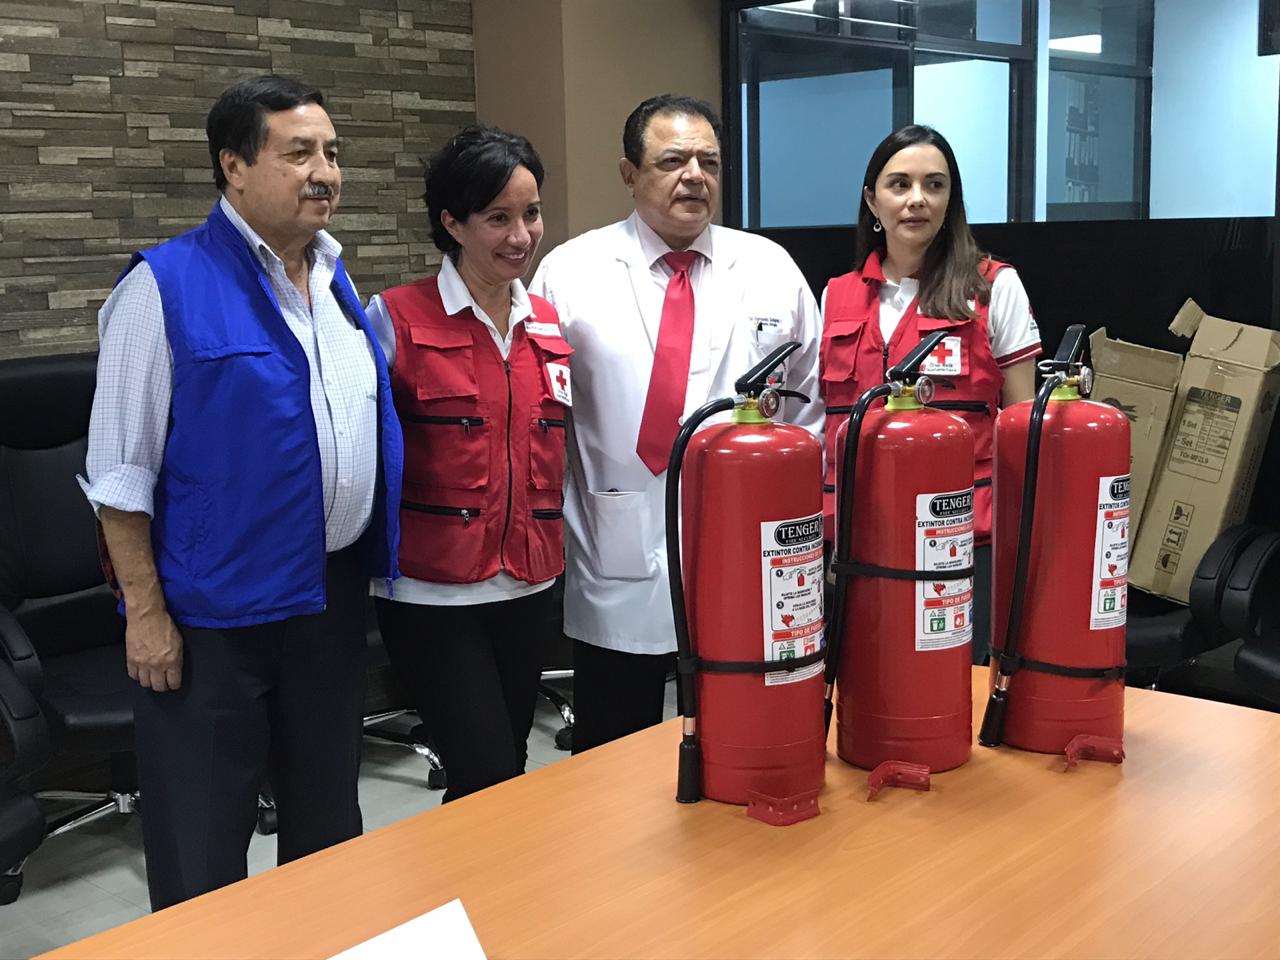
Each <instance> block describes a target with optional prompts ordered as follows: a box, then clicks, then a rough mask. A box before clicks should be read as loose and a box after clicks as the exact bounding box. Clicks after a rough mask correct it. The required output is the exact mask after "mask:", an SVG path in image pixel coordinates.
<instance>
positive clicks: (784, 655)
mask: <svg viewBox="0 0 1280 960" xmlns="http://www.w3.org/2000/svg"><path fill="white" fill-rule="evenodd" d="M760 576H761V586H762V587H763V598H764V659H765V660H796V659H799V658H800V657H806V656H808V655H809V654H811V653H817V652H818V650H819V649H821V647H822V514H820V513H817V514H814V515H813V516H811V517H797V518H796V519H795V520H777V521H768V522H766V523H762V524H760ZM821 672H822V662H821V661H819V662H817V663H811V664H809V666H807V667H801V668H800V669H799V670H790V671H788V670H777V671H774V672H773V673H766V674H765V675H764V682H765V686H768V687H773V686H777V685H779V684H783V683H798V682H799V681H801V680H807V679H809V678H810V677H813V676H817V675H818V674H820V673H821Z"/></svg>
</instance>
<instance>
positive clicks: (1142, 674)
mask: <svg viewBox="0 0 1280 960" xmlns="http://www.w3.org/2000/svg"><path fill="white" fill-rule="evenodd" d="M1278 564H1280V536H1278V535H1276V534H1274V533H1271V532H1269V531H1267V530H1265V529H1264V528H1262V527H1259V526H1256V525H1248V524H1246V525H1241V526H1238V527H1231V528H1229V529H1227V530H1225V531H1223V532H1222V533H1221V534H1220V535H1219V536H1218V537H1217V538H1216V539H1215V540H1214V542H1213V543H1212V544H1211V545H1210V547H1209V549H1208V550H1207V551H1205V554H1204V556H1203V557H1202V558H1201V560H1200V562H1199V564H1198V565H1197V567H1196V571H1195V574H1194V576H1193V578H1192V583H1191V590H1190V604H1189V606H1187V607H1178V606H1175V605H1174V604H1172V603H1171V602H1168V601H1162V600H1160V598H1156V597H1151V596H1149V595H1147V594H1142V593H1137V592H1131V594H1130V597H1131V600H1132V605H1131V606H1130V610H1129V624H1128V630H1127V634H1126V657H1127V660H1128V664H1129V667H1128V671H1127V672H1128V680H1129V682H1130V683H1131V684H1134V685H1141V686H1149V687H1151V688H1152V689H1156V690H1162V691H1165V692H1166V693H1177V694H1182V695H1184V696H1192V697H1198V698H1200V699H1204V700H1217V701H1219V702H1222V703H1234V704H1238V705H1240V706H1246V707H1254V708H1258V709H1265V710H1276V709H1280V698H1278V697H1272V696H1270V689H1271V688H1270V687H1269V684H1270V670H1271V669H1272V668H1271V667H1270V666H1269V664H1271V663H1272V662H1273V661H1272V657H1273V653H1272V647H1273V646H1274V647H1277V648H1280V642H1277V643H1275V644H1269V643H1268V642H1267V638H1268V637H1271V636H1276V635H1280V622H1278V621H1280V593H1277V591H1275V590H1274V587H1273V586H1271V585H1272V584H1274V583H1275V582H1277V578H1278V577H1280V569H1278V567H1277V565H1278ZM1144 608H1145V609H1144ZM1144 614H1145V615H1144ZM1278 654H1280V651H1278ZM1276 662H1277V663H1280V659H1278V660H1277V661H1276ZM1275 692H1277V693H1280V687H1278V688H1277V689H1276V691H1275Z"/></svg>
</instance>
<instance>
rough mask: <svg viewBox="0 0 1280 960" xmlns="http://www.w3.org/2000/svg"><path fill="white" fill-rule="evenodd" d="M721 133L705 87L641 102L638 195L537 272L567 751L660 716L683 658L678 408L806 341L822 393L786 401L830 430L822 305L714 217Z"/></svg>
mask: <svg viewBox="0 0 1280 960" xmlns="http://www.w3.org/2000/svg"><path fill="white" fill-rule="evenodd" d="M720 133H721V128H720V121H719V118H718V117H717V116H716V114H715V111H714V110H713V109H712V108H711V107H710V106H709V105H708V104H706V103H704V102H702V101H700V100H696V99H693V98H691V97H678V96H672V95H664V96H660V97H654V98H651V99H649V100H646V101H645V102H644V103H642V104H640V106H638V107H637V108H636V109H635V110H634V111H633V112H632V113H631V116H630V117H628V118H627V122H626V126H625V128H624V132H623V150H624V153H625V156H624V157H623V159H622V160H621V161H620V169H621V173H622V180H623V182H624V183H625V184H626V186H627V188H628V189H629V190H630V191H631V195H632V197H634V200H635V212H634V213H632V215H631V216H630V217H628V218H627V219H626V220H623V221H621V222H619V223H614V224H611V225H610V226H607V227H602V228H600V229H598V230H591V231H589V232H587V233H584V234H582V235H581V236H578V237H575V238H574V239H572V240H570V241H568V242H567V243H564V244H562V245H561V246H559V247H557V248H556V249H555V250H553V251H552V252H551V253H549V254H548V255H547V257H546V258H545V259H544V260H543V262H542V265H541V266H540V267H539V269H538V272H537V274H536V275H535V276H534V279H533V283H532V284H531V285H530V287H529V290H530V291H531V292H533V293H537V294H539V295H541V296H542V297H545V298H546V299H547V300H550V301H551V302H552V303H553V304H554V305H555V308H556V310H557V311H558V312H559V314H560V323H561V329H562V331H563V333H564V336H565V338H566V339H567V340H568V341H569V343H570V344H571V345H572V346H573V349H574V358H573V386H572V391H573V397H572V401H573V405H572V412H571V414H570V418H569V420H570V423H569V428H570V434H569V444H568V457H569V477H568V480H567V482H566V489H565V506H564V519H565V543H566V553H567V567H566V584H565V615H564V622H565V626H564V629H565V633H566V634H567V635H568V636H570V637H572V638H574V641H575V642H574V712H575V717H576V722H575V726H574V743H573V749H574V752H575V753H579V752H581V751H583V750H587V749H590V748H591V747H594V746H598V745H599V744H602V743H607V742H608V741H610V740H613V739H616V738H618V737H621V736H625V735H627V734H629V733H633V732H635V731H636V730H640V729H642V728H644V727H647V726H651V725H652V724H655V723H658V722H660V721H661V720H662V708H663V702H664V695H665V681H666V677H667V674H668V672H669V671H671V670H672V669H674V664H675V660H674V651H675V627H674V623H673V621H672V615H671V596H670V591H669V589H668V586H667V558H666V537H665V532H664V530H663V509H664V507H663V504H664V488H665V483H666V462H667V457H668V456H669V455H670V451H671V445H672V443H673V441H674V440H675V436H676V432H677V431H678V429H679V422H680V420H681V419H683V417H684V416H687V415H688V414H690V413H692V412H693V411H694V410H696V409H697V408H698V407H699V406H701V405H702V404H704V403H706V402H707V401H708V400H710V399H714V398H717V397H726V396H732V395H733V393H734V390H733V383H734V380H735V379H736V378H737V377H739V376H741V375H742V374H743V373H745V372H746V371H747V370H748V369H749V368H750V367H752V366H753V365H754V364H755V363H756V362H757V361H759V360H761V359H762V358H764V357H765V356H766V355H767V354H768V353H770V352H771V351H772V350H773V349H774V348H776V347H778V346H779V345H781V344H783V343H785V342H787V341H788V340H798V341H800V343H801V344H802V345H803V346H802V348H801V349H800V350H798V351H796V352H795V353H794V354H792V356H791V358H790V359H789V360H788V361H787V364H786V385H787V387H788V388H790V389H793V390H799V391H801V392H803V393H805V394H807V395H808V396H809V397H811V398H812V400H813V402H811V403H809V404H803V403H801V402H800V401H798V400H794V399H789V400H787V401H785V403H784V406H783V409H782V411H781V413H780V414H779V418H780V419H782V420H785V421H787V422H789V423H794V424H799V425H800V426H802V427H805V428H806V429H808V430H810V431H812V432H813V434H814V436H816V437H818V438H819V439H821V438H822V427H823V408H822V404H821V401H819V400H818V346H819V341H820V339H821V333H822V321H821V316H820V314H819V312H818V308H817V304H816V303H815V302H814V298H813V294H812V293H811V292H810V290H809V288H808V285H807V284H806V283H805V280H804V277H803V276H802V275H801V273H800V270H799V269H798V268H797V267H796V265H795V263H794V262H793V261H792V259H791V257H790V256H788V255H787V253H786V251H784V250H783V249H782V248H781V247H780V246H778V245H777V244H775V243H773V242H772V241H770V240H766V239H764V238H762V237H758V236H754V235H752V234H748V233H743V232H741V231H738V230H730V229H727V228H724V227H719V226H715V225H713V224H712V223H711V221H712V219H713V218H714V217H715V214H716V208H717V204H718V202H719V192H720V190H719V176H720V165H721V154H720ZM708 547H709V548H710V549H714V548H715V547H714V545H713V544H708Z"/></svg>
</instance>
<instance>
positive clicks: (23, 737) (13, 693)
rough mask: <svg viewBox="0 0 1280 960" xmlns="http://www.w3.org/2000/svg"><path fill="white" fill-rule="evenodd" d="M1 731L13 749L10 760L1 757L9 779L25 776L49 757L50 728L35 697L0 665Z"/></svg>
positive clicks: (4, 666) (1, 663)
mask: <svg viewBox="0 0 1280 960" xmlns="http://www.w3.org/2000/svg"><path fill="white" fill-rule="evenodd" d="M0 729H2V730H3V731H4V733H6V734H7V735H8V736H7V739H8V741H9V743H10V744H11V746H12V753H13V756H12V757H3V756H0V759H3V760H6V761H7V765H8V766H9V767H10V776H11V777H12V776H17V775H20V774H22V773H26V772H27V771H29V770H31V769H32V768H34V767H36V766H39V765H40V764H41V763H43V762H44V761H45V760H46V759H47V758H48V756H49V750H50V745H49V728H48V726H47V725H46V724H45V719H44V714H43V713H41V712H40V705H39V704H37V703H36V698H35V697H33V696H32V695H31V692H30V691H29V690H28V689H27V688H26V687H25V686H24V685H23V683H22V682H21V681H20V680H19V679H18V678H17V676H16V675H15V674H14V672H13V671H12V670H10V669H9V667H8V666H7V665H6V664H5V663H3V662H0Z"/></svg>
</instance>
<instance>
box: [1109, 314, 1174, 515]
mask: <svg viewBox="0 0 1280 960" xmlns="http://www.w3.org/2000/svg"><path fill="white" fill-rule="evenodd" d="M1089 355H1090V359H1091V365H1092V367H1093V392H1092V393H1091V394H1090V395H1089V399H1090V400H1097V401H1100V402H1102V403H1109V404H1111V406H1113V407H1115V408H1116V409H1117V410H1119V411H1120V412H1121V413H1123V414H1124V415H1125V416H1126V417H1128V418H1129V427H1130V429H1131V431H1132V432H1131V437H1132V447H1131V449H1130V452H1129V472H1130V476H1131V477H1132V483H1131V486H1130V487H1129V522H1130V524H1131V526H1132V527H1133V529H1134V530H1137V529H1139V528H1140V527H1141V525H1142V508H1143V506H1144V505H1145V504H1146V502H1147V493H1148V490H1149V489H1150V486H1151V481H1152V478H1153V477H1154V476H1155V470H1156V461H1157V460H1158V459H1159V457H1160V449H1161V447H1162V446H1163V442H1164V434H1165V428H1166V427H1167V426H1168V425H1169V416H1170V414H1172V413H1173V404H1174V398H1175V396H1176V394H1177V389H1178V378H1179V377H1180V376H1181V375H1182V356H1181V355H1180V354H1177V353H1169V352H1168V351H1167V350H1155V349H1152V348H1151V347H1142V346H1139V345H1138V344H1136V343H1125V342H1124V341H1123V340H1111V339H1108V337H1107V328H1106V327H1103V328H1102V329H1100V330H1095V331H1094V332H1093V334H1092V335H1091V336H1090V337H1089Z"/></svg>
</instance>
